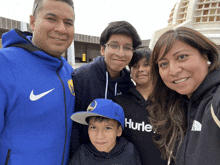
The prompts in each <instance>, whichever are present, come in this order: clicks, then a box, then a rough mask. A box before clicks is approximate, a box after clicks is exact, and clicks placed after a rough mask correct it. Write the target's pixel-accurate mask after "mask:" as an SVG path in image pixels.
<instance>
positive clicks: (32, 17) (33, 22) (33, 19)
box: [30, 15, 36, 31]
mask: <svg viewBox="0 0 220 165" xmlns="http://www.w3.org/2000/svg"><path fill="white" fill-rule="evenodd" d="M35 20H36V17H35V16H33V15H30V28H31V30H32V31H34V29H35Z"/></svg>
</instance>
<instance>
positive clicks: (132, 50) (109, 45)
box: [105, 44, 134, 54]
mask: <svg viewBox="0 0 220 165" xmlns="http://www.w3.org/2000/svg"><path fill="white" fill-rule="evenodd" d="M111 45H114V44H105V46H108V47H110V48H111V49H112V50H116V49H114V48H112V47H111ZM117 46H118V48H117V51H116V52H119V51H120V49H121V47H122V50H123V52H124V53H125V54H126V53H133V52H134V48H133V47H131V51H125V49H124V48H125V46H119V45H117Z"/></svg>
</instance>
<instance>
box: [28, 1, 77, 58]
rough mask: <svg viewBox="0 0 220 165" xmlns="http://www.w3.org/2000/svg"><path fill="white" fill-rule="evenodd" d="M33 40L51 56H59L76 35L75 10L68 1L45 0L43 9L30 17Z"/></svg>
mask: <svg viewBox="0 0 220 165" xmlns="http://www.w3.org/2000/svg"><path fill="white" fill-rule="evenodd" d="M30 27H31V30H32V31H33V38H32V42H33V44H34V45H36V46H37V47H38V48H40V49H42V50H43V51H45V52H46V53H48V54H49V55H51V56H55V57H59V56H60V55H61V54H62V53H64V52H65V51H66V50H67V48H68V47H69V46H70V45H71V43H72V41H73V37H74V11H73V8H72V7H71V6H70V5H68V4H67V3H64V2H61V1H55V0H44V1H43V2H42V9H40V10H39V12H38V14H37V15H36V16H31V17H30Z"/></svg>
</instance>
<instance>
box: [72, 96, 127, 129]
mask: <svg viewBox="0 0 220 165" xmlns="http://www.w3.org/2000/svg"><path fill="white" fill-rule="evenodd" d="M90 116H101V117H106V118H109V119H115V120H117V121H118V122H119V123H120V124H121V126H122V128H123V129H124V120H125V115H124V111H123V108H122V107H121V106H120V105H118V104H117V103H115V102H113V101H112V100H109V99H95V100H93V101H92V102H91V103H90V104H89V106H88V108H87V111H80V112H75V113H73V115H72V116H71V119H72V120H73V121H75V122H77V123H80V124H84V125H88V123H87V122H86V118H87V117H90Z"/></svg>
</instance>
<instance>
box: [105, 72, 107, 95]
mask: <svg viewBox="0 0 220 165" xmlns="http://www.w3.org/2000/svg"><path fill="white" fill-rule="evenodd" d="M107 94H108V72H106V85H105V99H107Z"/></svg>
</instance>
